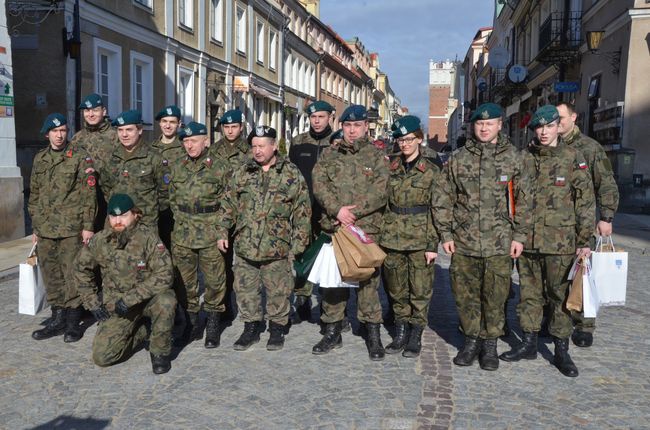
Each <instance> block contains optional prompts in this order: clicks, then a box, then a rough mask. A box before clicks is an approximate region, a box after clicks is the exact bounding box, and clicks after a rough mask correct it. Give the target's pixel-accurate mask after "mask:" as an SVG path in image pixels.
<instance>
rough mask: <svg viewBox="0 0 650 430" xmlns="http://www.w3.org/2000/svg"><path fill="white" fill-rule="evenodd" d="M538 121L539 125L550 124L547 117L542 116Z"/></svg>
mask: <svg viewBox="0 0 650 430" xmlns="http://www.w3.org/2000/svg"><path fill="white" fill-rule="evenodd" d="M537 123H538V124H539V125H546V124H548V121H547V120H546V118H544V117H541V118H540V119H539V120H537Z"/></svg>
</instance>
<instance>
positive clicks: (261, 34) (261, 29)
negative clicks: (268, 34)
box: [256, 22, 264, 64]
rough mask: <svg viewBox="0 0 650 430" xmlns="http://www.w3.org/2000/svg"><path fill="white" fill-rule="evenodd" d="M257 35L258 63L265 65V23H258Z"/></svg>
mask: <svg viewBox="0 0 650 430" xmlns="http://www.w3.org/2000/svg"><path fill="white" fill-rule="evenodd" d="M256 35H257V39H256V40H257V46H256V48H257V62H258V63H260V64H264V23H262V22H258V23H257V29H256Z"/></svg>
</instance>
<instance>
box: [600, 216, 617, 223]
mask: <svg viewBox="0 0 650 430" xmlns="http://www.w3.org/2000/svg"><path fill="white" fill-rule="evenodd" d="M600 220H601V221H605V222H609V223H611V222H612V221H614V218H613V217H611V216H608V217H604V216H601V217H600Z"/></svg>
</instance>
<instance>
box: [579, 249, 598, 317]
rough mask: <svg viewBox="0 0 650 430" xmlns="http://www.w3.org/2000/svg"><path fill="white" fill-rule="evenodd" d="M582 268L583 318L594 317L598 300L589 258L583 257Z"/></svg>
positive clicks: (596, 312)
mask: <svg viewBox="0 0 650 430" xmlns="http://www.w3.org/2000/svg"><path fill="white" fill-rule="evenodd" d="M582 269H583V272H582V312H583V314H584V317H585V318H596V314H598V309H599V308H600V301H599V298H598V289H597V288H596V283H595V282H594V278H593V272H592V270H591V263H590V262H589V259H587V258H585V259H584V264H583V266H582Z"/></svg>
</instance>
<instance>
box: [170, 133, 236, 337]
mask: <svg viewBox="0 0 650 430" xmlns="http://www.w3.org/2000/svg"><path fill="white" fill-rule="evenodd" d="M179 138H180V139H181V140H182V141H183V146H184V147H185V148H184V151H186V155H185V157H184V158H182V159H177V160H176V161H175V162H173V163H172V165H171V166H170V167H171V180H170V182H169V201H170V206H171V209H172V211H173V212H174V219H175V220H176V223H175V226H174V231H173V232H172V255H173V260H174V266H175V268H176V269H177V270H178V273H180V277H181V284H182V290H183V291H182V292H181V294H182V297H181V299H180V300H181V303H182V306H183V309H185V311H186V312H187V315H186V316H187V318H186V321H187V326H186V330H185V336H186V339H185V340H186V341H192V340H194V339H199V338H200V337H201V329H200V326H199V312H200V310H201V306H200V304H199V283H198V281H199V279H198V271H199V270H201V272H202V273H203V282H204V285H205V297H204V304H203V306H204V308H205V310H206V311H207V313H208V318H207V323H206V334H205V347H206V348H216V347H217V346H219V341H220V335H221V333H220V331H219V314H220V313H222V312H224V311H225V304H224V302H223V300H224V296H225V294H226V272H225V263H224V259H223V256H222V254H221V252H220V251H219V248H217V239H219V236H217V228H216V226H217V223H218V221H219V217H218V209H219V202H220V201H221V199H222V198H223V194H224V191H225V188H226V183H227V182H228V179H229V177H230V170H229V169H228V165H227V164H226V162H225V161H222V160H213V159H212V157H210V156H209V155H208V145H209V137H208V129H207V127H206V126H205V125H203V124H199V123H197V122H190V123H189V124H187V126H185V127H183V128H182V129H181V130H180V133H179Z"/></svg>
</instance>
